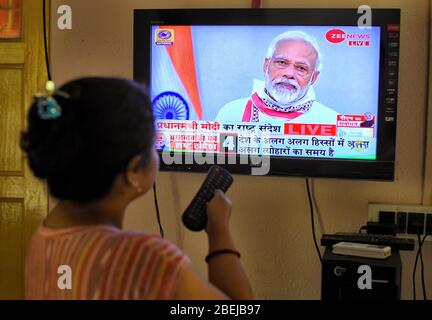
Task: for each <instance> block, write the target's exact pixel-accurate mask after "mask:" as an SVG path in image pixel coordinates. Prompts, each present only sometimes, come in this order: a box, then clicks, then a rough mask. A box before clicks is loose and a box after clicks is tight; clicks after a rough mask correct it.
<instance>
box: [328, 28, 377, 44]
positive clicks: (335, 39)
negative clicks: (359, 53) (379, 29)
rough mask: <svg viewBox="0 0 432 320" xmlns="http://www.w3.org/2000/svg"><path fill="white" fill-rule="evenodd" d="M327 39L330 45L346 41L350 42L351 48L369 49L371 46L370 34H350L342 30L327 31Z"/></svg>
mask: <svg viewBox="0 0 432 320" xmlns="http://www.w3.org/2000/svg"><path fill="white" fill-rule="evenodd" d="M325 37H326V39H327V41H328V42H330V43H334V44H337V43H342V42H344V41H345V40H348V41H347V42H348V46H350V47H369V46H370V38H371V36H370V34H367V33H363V34H356V33H352V34H348V33H346V32H345V31H343V30H341V29H332V30H330V31H327V33H326V36H325Z"/></svg>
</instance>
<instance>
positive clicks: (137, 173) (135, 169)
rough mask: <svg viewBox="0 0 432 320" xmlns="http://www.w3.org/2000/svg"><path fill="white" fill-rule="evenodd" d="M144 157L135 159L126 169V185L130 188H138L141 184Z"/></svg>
mask: <svg viewBox="0 0 432 320" xmlns="http://www.w3.org/2000/svg"><path fill="white" fill-rule="evenodd" d="M141 162H142V156H140V155H138V156H135V157H133V158H132V159H131V160H130V161H129V163H128V165H127V168H126V172H125V178H126V183H127V184H128V185H130V186H133V187H135V188H137V187H138V186H139V184H140V180H141V175H142V172H141V170H142V166H141Z"/></svg>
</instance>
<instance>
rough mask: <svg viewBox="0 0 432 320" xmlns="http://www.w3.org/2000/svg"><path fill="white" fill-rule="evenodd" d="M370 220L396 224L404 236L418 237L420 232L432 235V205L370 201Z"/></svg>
mask: <svg viewBox="0 0 432 320" xmlns="http://www.w3.org/2000/svg"><path fill="white" fill-rule="evenodd" d="M368 221H369V222H379V223H382V224H395V225H396V226H397V233H398V234H401V235H404V236H407V235H409V236H410V237H414V238H417V233H419V232H420V234H421V235H424V234H429V235H432V207H431V206H415V205H399V204H379V203H369V206H368ZM429 238H432V237H428V238H427V240H429ZM430 240H432V239H430Z"/></svg>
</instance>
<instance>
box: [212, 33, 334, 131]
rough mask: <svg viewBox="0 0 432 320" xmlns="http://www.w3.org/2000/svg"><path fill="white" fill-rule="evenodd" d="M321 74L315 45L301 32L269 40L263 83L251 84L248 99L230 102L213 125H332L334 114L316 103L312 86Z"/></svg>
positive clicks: (284, 34)
mask: <svg viewBox="0 0 432 320" xmlns="http://www.w3.org/2000/svg"><path fill="white" fill-rule="evenodd" d="M320 70H321V63H320V50H319V46H318V44H317V41H316V40H315V39H314V38H313V37H311V36H310V35H308V34H307V33H305V32H302V31H288V32H285V33H282V34H280V35H278V36H277V37H276V38H274V39H273V40H272V42H271V43H270V46H269V48H268V51H267V56H266V58H265V59H264V82H263V81H257V80H256V81H255V83H254V88H253V92H252V95H251V97H249V98H244V99H238V100H234V101H232V102H229V103H228V104H226V105H225V106H224V107H223V108H222V109H221V110H220V111H219V113H218V115H217V118H216V120H217V121H221V122H223V121H242V122H266V121H271V120H275V119H280V120H283V121H291V120H292V121H293V122H297V123H329V124H330V123H335V122H336V120H337V115H338V112H336V111H334V110H333V109H330V108H329V107H326V106H324V105H323V104H321V103H319V102H318V101H316V96H315V91H314V88H313V85H314V84H315V82H316V81H317V80H318V77H319V74H320Z"/></svg>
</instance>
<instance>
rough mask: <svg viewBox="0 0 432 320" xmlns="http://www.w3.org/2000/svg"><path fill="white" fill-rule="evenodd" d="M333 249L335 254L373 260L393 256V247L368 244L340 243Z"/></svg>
mask: <svg viewBox="0 0 432 320" xmlns="http://www.w3.org/2000/svg"><path fill="white" fill-rule="evenodd" d="M332 248H333V250H332V252H333V253H334V254H342V255H348V256H355V257H364V258H371V259H387V258H388V257H390V255H391V247H389V246H380V245H375V244H367V243H356V242H338V243H336V244H334V245H333V246H332Z"/></svg>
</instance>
